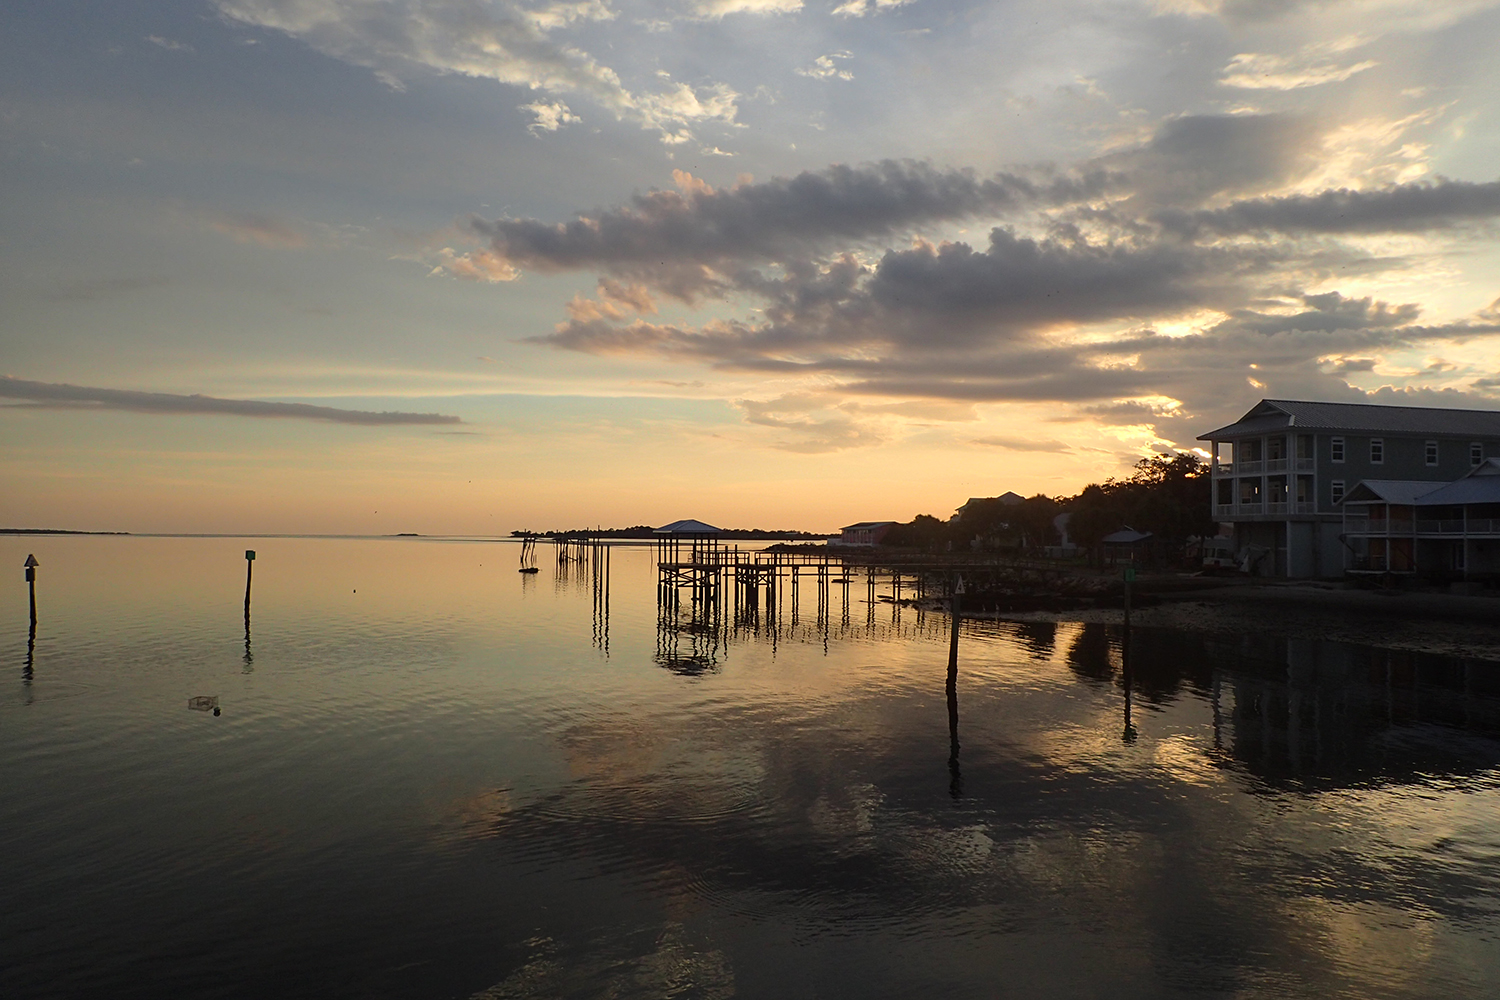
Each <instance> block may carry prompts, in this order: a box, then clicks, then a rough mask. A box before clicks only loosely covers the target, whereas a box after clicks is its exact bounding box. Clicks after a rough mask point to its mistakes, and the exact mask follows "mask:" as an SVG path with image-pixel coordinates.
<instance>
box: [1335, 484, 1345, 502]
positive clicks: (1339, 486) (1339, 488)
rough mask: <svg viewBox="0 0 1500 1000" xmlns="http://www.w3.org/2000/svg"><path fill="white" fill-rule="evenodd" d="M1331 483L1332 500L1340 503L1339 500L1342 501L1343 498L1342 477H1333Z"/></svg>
mask: <svg viewBox="0 0 1500 1000" xmlns="http://www.w3.org/2000/svg"><path fill="white" fill-rule="evenodd" d="M1332 485H1333V502H1334V503H1340V502H1342V501H1343V499H1344V481H1343V480H1342V479H1335V480H1334V481H1333V484H1332Z"/></svg>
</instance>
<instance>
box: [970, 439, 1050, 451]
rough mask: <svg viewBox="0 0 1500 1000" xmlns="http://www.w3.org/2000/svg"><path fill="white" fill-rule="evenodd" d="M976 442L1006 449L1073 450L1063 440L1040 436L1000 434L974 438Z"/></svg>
mask: <svg viewBox="0 0 1500 1000" xmlns="http://www.w3.org/2000/svg"><path fill="white" fill-rule="evenodd" d="M974 443H975V444H982V445H987V446H988V447H991V448H1003V449H1005V450H1006V451H1050V452H1067V451H1072V450H1073V449H1072V448H1070V447H1068V446H1067V445H1066V444H1064V443H1063V442H1061V441H1049V440H1044V439H1040V438H1013V437H1001V436H998V435H992V436H990V437H980V438H974Z"/></svg>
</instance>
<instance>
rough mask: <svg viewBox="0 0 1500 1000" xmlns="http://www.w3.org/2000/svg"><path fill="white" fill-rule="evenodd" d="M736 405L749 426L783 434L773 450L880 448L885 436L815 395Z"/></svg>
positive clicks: (737, 402) (815, 451) (742, 401)
mask: <svg viewBox="0 0 1500 1000" xmlns="http://www.w3.org/2000/svg"><path fill="white" fill-rule="evenodd" d="M734 405H735V406H736V407H738V408H739V409H740V411H741V412H743V413H744V414H745V420H746V422H747V423H751V424H757V425H759V426H762V427H771V428H775V429H776V430H778V431H781V432H782V434H781V436H780V437H779V439H778V440H776V441H775V442H774V444H773V447H776V448H779V449H781V450H782V451H792V452H798V453H801V454H809V455H810V454H820V453H824V452H830V451H842V450H844V449H846V448H862V447H868V446H870V445H875V444H879V443H881V442H882V441H884V440H885V436H884V435H883V434H881V433H880V432H879V431H878V430H877V429H875V428H874V427H872V426H871V425H870V424H869V423H868V422H866V421H862V420H859V419H856V418H855V417H853V416H850V415H849V414H847V413H842V412H839V411H838V410H837V409H834V408H833V407H832V406H831V401H830V400H829V399H828V398H826V397H822V396H819V395H816V394H811V393H788V394H786V395H784V396H779V397H777V398H775V399H769V400H752V399H739V400H735V403H734Z"/></svg>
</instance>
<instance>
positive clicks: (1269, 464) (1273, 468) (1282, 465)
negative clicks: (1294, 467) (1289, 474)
mask: <svg viewBox="0 0 1500 1000" xmlns="http://www.w3.org/2000/svg"><path fill="white" fill-rule="evenodd" d="M1266 471H1267V472H1285V471H1286V459H1284V458H1268V459H1266Z"/></svg>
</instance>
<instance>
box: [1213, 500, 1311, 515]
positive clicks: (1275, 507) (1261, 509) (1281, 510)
mask: <svg viewBox="0 0 1500 1000" xmlns="http://www.w3.org/2000/svg"><path fill="white" fill-rule="evenodd" d="M1317 512H1318V505H1317V504H1315V503H1310V502H1308V501H1295V502H1293V501H1287V500H1270V501H1267V502H1266V503H1261V502H1260V501H1258V500H1257V501H1254V502H1250V503H1216V504H1214V514H1215V515H1216V516H1218V517H1233V516H1234V515H1236V514H1275V515H1280V514H1316V513H1317Z"/></svg>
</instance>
